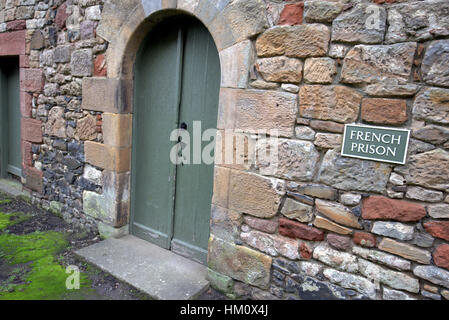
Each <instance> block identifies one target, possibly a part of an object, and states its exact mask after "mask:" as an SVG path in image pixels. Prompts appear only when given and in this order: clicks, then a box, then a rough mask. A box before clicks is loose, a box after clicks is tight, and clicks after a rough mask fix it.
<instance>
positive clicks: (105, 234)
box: [97, 221, 129, 239]
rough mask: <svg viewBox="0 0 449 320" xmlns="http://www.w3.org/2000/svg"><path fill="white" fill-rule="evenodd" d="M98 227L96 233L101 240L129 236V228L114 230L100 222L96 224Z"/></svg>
mask: <svg viewBox="0 0 449 320" xmlns="http://www.w3.org/2000/svg"><path fill="white" fill-rule="evenodd" d="M97 227H98V233H99V234H100V237H101V238H102V239H109V238H116V239H118V238H121V237H124V236H126V235H127V234H129V226H128V225H126V226H123V227H120V228H114V227H112V226H110V225H108V224H107V223H103V222H101V221H98V222H97Z"/></svg>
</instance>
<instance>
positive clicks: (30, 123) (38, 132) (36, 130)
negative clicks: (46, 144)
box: [21, 118, 42, 143]
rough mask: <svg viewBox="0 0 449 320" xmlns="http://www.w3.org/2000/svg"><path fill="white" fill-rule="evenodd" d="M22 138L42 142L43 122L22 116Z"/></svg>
mask: <svg viewBox="0 0 449 320" xmlns="http://www.w3.org/2000/svg"><path fill="white" fill-rule="evenodd" d="M21 132H22V139H23V140H25V141H30V142H34V143H41V142H42V123H41V121H39V120H36V119H31V118H22V128H21Z"/></svg>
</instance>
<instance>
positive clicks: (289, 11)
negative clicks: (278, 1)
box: [278, 2, 304, 26]
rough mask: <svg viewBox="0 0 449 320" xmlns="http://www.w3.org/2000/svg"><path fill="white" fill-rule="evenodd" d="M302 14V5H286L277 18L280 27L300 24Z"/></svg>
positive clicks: (301, 3)
mask: <svg viewBox="0 0 449 320" xmlns="http://www.w3.org/2000/svg"><path fill="white" fill-rule="evenodd" d="M303 13H304V3H303V2H300V3H291V4H286V5H285V7H284V10H282V12H281V15H280V17H279V22H278V24H280V25H290V26H293V25H297V24H302V16H303Z"/></svg>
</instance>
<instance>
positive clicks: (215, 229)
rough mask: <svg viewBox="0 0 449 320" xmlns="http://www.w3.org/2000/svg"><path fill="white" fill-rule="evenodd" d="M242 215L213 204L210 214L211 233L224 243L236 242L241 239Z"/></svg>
mask: <svg viewBox="0 0 449 320" xmlns="http://www.w3.org/2000/svg"><path fill="white" fill-rule="evenodd" d="M242 220H243V219H242V214H240V213H238V212H236V211H234V210H228V209H226V208H223V207H220V206H218V205H215V204H213V205H212V207H211V213H210V233H211V234H213V235H214V236H216V237H218V238H220V239H223V240H224V241H229V242H235V241H237V240H238V239H239V237H240V228H241V226H242Z"/></svg>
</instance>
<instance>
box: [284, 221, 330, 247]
mask: <svg viewBox="0 0 449 320" xmlns="http://www.w3.org/2000/svg"><path fill="white" fill-rule="evenodd" d="M279 233H280V234H281V235H283V236H287V237H290V238H299V239H304V240H310V241H322V240H324V232H323V231H321V230H319V229H317V228H314V227H309V226H307V225H305V224H302V223H299V222H296V221H292V220H289V219H285V218H281V219H279Z"/></svg>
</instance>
